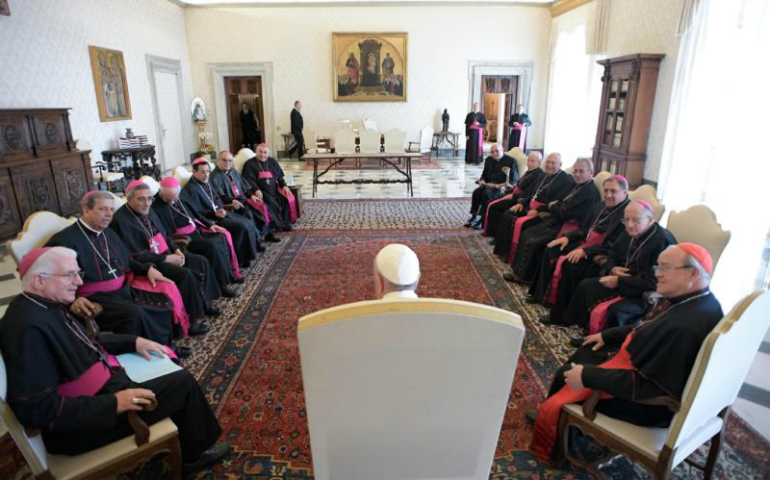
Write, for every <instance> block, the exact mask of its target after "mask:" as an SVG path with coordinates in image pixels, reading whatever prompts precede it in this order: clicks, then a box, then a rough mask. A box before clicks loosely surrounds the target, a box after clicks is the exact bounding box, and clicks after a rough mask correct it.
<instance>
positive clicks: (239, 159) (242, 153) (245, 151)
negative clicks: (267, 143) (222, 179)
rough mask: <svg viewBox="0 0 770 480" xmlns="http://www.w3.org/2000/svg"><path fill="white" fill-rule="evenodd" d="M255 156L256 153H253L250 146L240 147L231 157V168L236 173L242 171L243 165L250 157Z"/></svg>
mask: <svg viewBox="0 0 770 480" xmlns="http://www.w3.org/2000/svg"><path fill="white" fill-rule="evenodd" d="M256 156H257V154H256V153H254V150H252V149H250V148H242V149H240V150H238V153H236V154H235V156H234V157H233V168H234V169H235V171H236V172H238V173H243V166H244V165H245V164H246V162H248V161H249V160H251V159H252V158H255V157H256Z"/></svg>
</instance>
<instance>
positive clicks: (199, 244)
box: [152, 177, 243, 298]
mask: <svg viewBox="0 0 770 480" xmlns="http://www.w3.org/2000/svg"><path fill="white" fill-rule="evenodd" d="M180 190H181V188H180V185H179V180H177V179H176V178H174V177H167V178H164V179H163V181H162V182H161V189H160V191H158V193H157V194H156V195H155V201H154V202H153V203H152V209H153V210H154V211H155V213H156V214H157V215H158V219H159V220H160V222H161V223H162V224H163V227H164V228H165V229H166V231H167V232H172V233H171V235H172V236H173V235H184V236H186V237H189V238H190V243H189V244H188V245H187V246H186V247H185V248H186V250H187V251H188V252H191V253H194V254H196V255H202V256H204V257H206V260H208V262H209V264H210V265H211V269H210V271H211V274H212V275H214V278H216V280H217V284H218V285H219V289H220V290H221V292H222V295H223V296H225V297H229V298H232V297H235V296H236V295H237V294H236V292H235V290H233V289H232V288H231V287H230V284H231V283H232V282H234V281H235V282H237V283H243V277H242V276H241V275H240V272H238V271H237V266H238V260H237V259H235V262H232V259H231V258H230V257H231V255H232V253H231V250H230V244H229V243H228V240H227V237H226V236H225V235H224V234H223V233H222V232H221V231H220V232H217V231H213V230H210V227H211V225H205V224H202V223H201V222H200V221H196V220H195V218H194V217H193V216H192V214H191V213H190V212H191V211H192V209H191V208H190V207H189V206H188V205H185V202H184V201H182V200H181V199H180V198H179V191H180ZM202 227H209V228H207V231H205V232H204V231H203V230H202ZM218 228H221V227H218ZM222 230H224V229H222ZM233 265H234V266H235V267H236V268H233Z"/></svg>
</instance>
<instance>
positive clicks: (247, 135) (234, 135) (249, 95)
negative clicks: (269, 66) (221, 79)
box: [225, 76, 265, 153]
mask: <svg viewBox="0 0 770 480" xmlns="http://www.w3.org/2000/svg"><path fill="white" fill-rule="evenodd" d="M225 92H226V94H227V131H228V134H229V137H230V148H231V149H232V150H233V153H235V152H237V151H238V150H240V149H241V148H243V147H248V148H251V149H252V150H254V149H256V146H257V145H259V144H260V143H262V141H263V140H262V139H263V126H264V124H265V121H264V107H263V105H262V98H263V97H262V77H259V76H254V77H225Z"/></svg>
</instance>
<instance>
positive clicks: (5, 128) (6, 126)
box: [0, 114, 33, 160]
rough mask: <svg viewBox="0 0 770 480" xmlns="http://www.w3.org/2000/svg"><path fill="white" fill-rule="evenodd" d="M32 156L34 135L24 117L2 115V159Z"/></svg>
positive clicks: (0, 145) (0, 115) (0, 149)
mask: <svg viewBox="0 0 770 480" xmlns="http://www.w3.org/2000/svg"><path fill="white" fill-rule="evenodd" d="M32 154H33V149H32V135H31V133H30V131H29V125H28V124H27V120H26V119H25V118H24V116H22V115H18V114H13V115H8V114H0V159H2V160H16V159H19V158H29V157H31V156H32Z"/></svg>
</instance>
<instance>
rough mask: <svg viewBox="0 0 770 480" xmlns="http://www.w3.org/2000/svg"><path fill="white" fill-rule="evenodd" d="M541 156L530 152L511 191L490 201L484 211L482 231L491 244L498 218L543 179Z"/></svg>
mask: <svg viewBox="0 0 770 480" xmlns="http://www.w3.org/2000/svg"><path fill="white" fill-rule="evenodd" d="M542 160H543V157H542V156H541V155H540V152H532V153H530V154H529V156H528V157H527V171H526V172H524V175H522V176H521V178H520V179H519V181H518V182H516V183H515V184H514V186H513V190H512V191H511V193H509V194H507V195H505V196H504V197H503V198H501V199H499V200H497V201H494V202H491V203H490V204H489V205H488V208H487V211H486V218H485V224H484V229H485V231H484V233H485V234H486V235H487V236H489V237H492V242H491V243H492V244H494V237H495V235H497V227H498V225H499V224H500V218H501V217H502V216H503V214H504V213H505V212H507V211H508V209H509V208H511V207H512V206H514V205H516V203H518V201H519V200H521V199H522V198H525V197H530V196H532V195H533V194H534V193H535V189H536V188H537V186H538V185H539V184H540V182H541V181H542V180H543V177H544V176H545V172H544V171H543V169H542V168H540V164H541V163H542Z"/></svg>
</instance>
